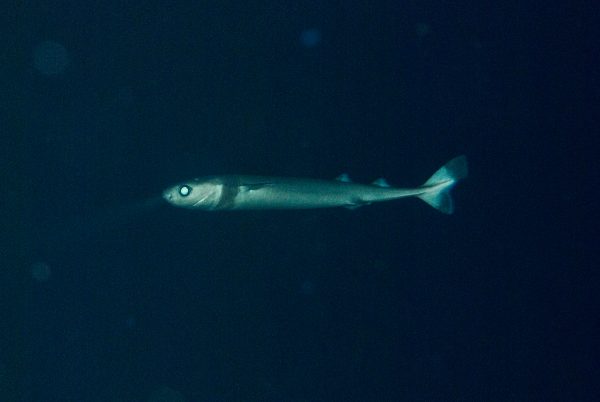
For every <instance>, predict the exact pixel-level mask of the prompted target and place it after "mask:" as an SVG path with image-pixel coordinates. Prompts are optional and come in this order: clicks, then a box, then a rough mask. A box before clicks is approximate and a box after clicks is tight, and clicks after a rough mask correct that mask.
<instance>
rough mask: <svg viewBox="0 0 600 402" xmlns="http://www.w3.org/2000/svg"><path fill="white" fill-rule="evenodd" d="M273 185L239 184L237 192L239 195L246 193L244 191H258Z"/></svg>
mask: <svg viewBox="0 0 600 402" xmlns="http://www.w3.org/2000/svg"><path fill="white" fill-rule="evenodd" d="M272 185H273V183H267V182H265V183H248V184H241V185H240V186H239V191H240V193H243V192H246V191H252V190H260V189H261V188H264V187H268V186H272Z"/></svg>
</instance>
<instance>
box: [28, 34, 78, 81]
mask: <svg viewBox="0 0 600 402" xmlns="http://www.w3.org/2000/svg"><path fill="white" fill-rule="evenodd" d="M69 61H70V60H69V52H68V51H67V49H65V47H64V46H63V45H61V44H60V43H58V42H54V41H49V40H48V41H44V42H41V43H40V44H38V45H37V46H36V47H35V48H34V49H33V65H34V66H35V68H36V70H38V71H39V72H40V73H42V74H44V75H56V74H60V73H62V72H63V71H65V69H66V68H67V66H68V65H69Z"/></svg>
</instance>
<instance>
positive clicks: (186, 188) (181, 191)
mask: <svg viewBox="0 0 600 402" xmlns="http://www.w3.org/2000/svg"><path fill="white" fill-rule="evenodd" d="M191 192H192V188H191V187H190V186H186V185H183V186H181V187H179V195H180V196H182V197H187V196H188V195H190V193H191Z"/></svg>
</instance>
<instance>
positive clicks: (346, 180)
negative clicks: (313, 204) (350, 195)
mask: <svg viewBox="0 0 600 402" xmlns="http://www.w3.org/2000/svg"><path fill="white" fill-rule="evenodd" d="M335 179H336V180H337V181H341V182H344V183H352V180H350V176H348V173H342V174H341V175H339V176H338V177H336V178H335Z"/></svg>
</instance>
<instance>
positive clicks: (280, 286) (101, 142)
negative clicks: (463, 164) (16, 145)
mask: <svg viewBox="0 0 600 402" xmlns="http://www.w3.org/2000/svg"><path fill="white" fill-rule="evenodd" d="M34 3H35V4H32V5H31V6H30V7H29V8H28V11H27V15H28V18H26V19H25V32H26V34H25V41H24V42H25V43H26V48H27V51H26V56H27V57H26V59H27V67H26V70H25V74H24V76H25V77H26V79H25V82H26V94H27V97H26V99H27V100H26V102H25V106H26V107H25V110H26V111H27V112H26V116H27V124H26V130H25V135H24V137H23V139H22V141H23V144H24V148H25V149H26V157H25V158H24V161H23V166H24V167H23V169H24V172H25V174H24V177H27V180H26V183H25V184H24V186H23V187H24V188H25V189H26V190H24V193H25V194H26V195H27V196H26V205H27V211H28V213H27V220H26V222H27V241H26V244H27V246H26V248H25V250H26V258H25V260H26V264H25V265H26V268H25V271H26V279H24V285H23V286H22V288H23V289H24V292H25V295H26V296H25V297H24V299H25V302H24V303H23V304H22V306H24V307H23V310H22V312H21V313H19V314H18V317H20V319H18V320H17V321H18V322H20V324H22V328H23V330H22V331H21V332H20V333H22V334H23V337H22V338H21V339H22V341H21V343H20V345H21V347H20V349H19V350H20V351H22V353H21V357H22V364H21V365H20V367H21V371H20V372H21V373H22V376H21V382H20V384H21V391H22V393H21V395H22V398H21V400H25V401H367V400H372V401H404V400H405V401H446V400H453V401H456V400H460V401H475V400H491V401H495V400H498V401H505V400H514V401H526V400H531V401H540V400H573V401H582V400H592V399H594V396H596V397H597V396H598V393H597V391H598V390H597V389H596V388H594V385H593V381H592V380H593V379H595V378H597V374H598V359H597V357H598V353H597V352H598V349H597V345H596V344H595V337H596V336H597V335H598V323H599V321H598V309H597V308H596V307H595V303H594V302H595V296H594V294H595V289H596V285H597V284H598V273H597V266H596V265H595V264H594V263H593V262H594V261H593V260H594V259H593V258H592V255H591V250H592V245H593V242H594V240H593V239H594V237H593V235H594V233H596V232H597V230H592V229H591V227H590V226H588V225H589V222H590V220H591V219H592V218H593V216H592V215H588V214H584V213H583V210H584V209H585V208H587V207H589V206H592V205H595V204H596V201H591V200H590V198H588V199H587V201H581V200H582V199H583V198H580V196H582V195H586V194H588V192H589V193H591V192H592V191H593V190H588V189H589V188H590V186H589V184H590V183H594V181H590V180H588V179H587V177H588V175H590V173H591V172H594V171H595V169H594V168H593V167H592V163H591V161H592V160H593V159H591V158H590V157H589V155H590V154H591V152H588V151H589V150H590V149H589V148H588V147H587V146H586V145H585V141H586V136H587V135H589V134H590V127H591V125H592V124H593V123H594V121H595V120H594V119H592V118H590V117H589V116H588V114H587V113H586V111H587V110H588V108H590V107H591V106H592V104H590V101H592V100H593V99H596V100H597V98H593V96H594V94H596V95H597V92H594V90H593V89H592V88H593V85H594V84H597V81H594V80H593V78H592V70H593V69H594V68H595V67H593V65H592V64H591V63H592V59H593V57H594V54H595V53H594V49H597V46H595V45H593V44H592V43H593V38H594V37H596V36H594V35H593V33H594V32H593V31H594V29H592V28H588V25H587V22H588V21H587V17H586V15H585V14H586V13H585V10H584V9H583V8H577V7H575V6H574V5H568V4H559V3H558V2H557V3H556V4H553V3H552V2H550V3H548V2H540V3H536V4H534V3H532V2H525V3H523V2H516V1H515V2H510V1H509V2H500V3H498V4H495V3H494V4H492V3H489V2H458V3H455V2H425V3H423V2H398V1H379V2H374V3H376V4H371V3H368V2H360V1H338V2H320V1H284V2H281V1H272V2H253V1H250V2H246V1H244V2H242V1H238V2H233V1H232V2H193V4H183V3H181V2H175V3H176V4H173V2H161V1H145V2H133V3H134V4H124V3H123V2H115V1H104V2H94V3H90V2H34ZM586 116H588V117H586ZM463 153H464V154H466V155H467V157H468V158H469V162H470V177H469V178H468V179H467V180H466V181H464V182H462V183H460V184H459V185H458V186H457V187H456V189H455V190H454V198H455V202H456V211H455V213H454V215H451V216H446V215H443V214H440V213H439V212H437V211H435V210H434V209H432V208H430V207H429V206H427V205H426V204H425V203H423V202H421V201H419V200H413V199H409V200H402V201H398V202H390V203H385V204H378V205H373V206H369V207H364V208H360V209H357V210H355V211H348V210H344V209H331V210H309V211H278V212H269V211H264V212H242V213H206V212H193V211H192V212H190V211H185V210H179V209H176V208H173V207H169V206H166V205H154V204H152V203H151V202H149V201H148V200H150V199H151V198H152V197H153V196H156V195H158V194H160V192H161V191H162V189H163V188H165V187H167V186H169V185H172V184H173V183H176V182H177V181H179V180H182V179H187V178H190V177H195V176H201V175H208V174H222V173H243V174H263V175H278V176H286V175H289V176H306V177H315V178H333V177H336V176H337V175H339V174H340V173H343V172H346V173H348V174H349V175H350V176H351V177H352V178H353V179H354V180H356V181H358V182H370V181H372V180H373V179H375V178H378V177H385V178H386V179H387V180H388V181H389V182H390V183H393V184H396V185H402V186H415V185H419V184H421V183H422V182H424V181H425V180H426V179H427V178H428V177H429V176H430V175H431V174H432V173H433V172H434V171H435V170H436V169H437V168H439V167H440V166H441V165H443V164H444V163H445V162H446V161H447V160H449V159H451V158H452V157H454V156H457V155H460V154H463ZM595 179H596V180H595V183H597V176H596V177H595ZM596 214H597V212H596ZM596 216H597V215H596ZM0 399H1V398H0Z"/></svg>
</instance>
